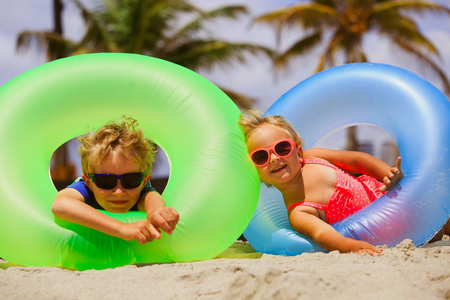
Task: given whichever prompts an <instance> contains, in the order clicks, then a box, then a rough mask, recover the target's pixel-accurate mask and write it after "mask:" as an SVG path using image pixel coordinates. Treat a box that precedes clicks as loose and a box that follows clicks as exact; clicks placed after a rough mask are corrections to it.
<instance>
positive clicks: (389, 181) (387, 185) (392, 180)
mask: <svg viewBox="0 0 450 300" xmlns="http://www.w3.org/2000/svg"><path fill="white" fill-rule="evenodd" d="M401 163H402V158H401V157H400V156H399V157H398V158H397V162H396V163H395V167H393V168H391V171H390V172H389V174H388V175H386V176H384V178H383V182H384V185H383V186H381V187H380V191H381V192H386V191H389V190H391V189H392V188H393V187H394V186H396V185H397V184H398V183H399V182H400V180H401V179H402V178H403V171H402V169H401Z"/></svg>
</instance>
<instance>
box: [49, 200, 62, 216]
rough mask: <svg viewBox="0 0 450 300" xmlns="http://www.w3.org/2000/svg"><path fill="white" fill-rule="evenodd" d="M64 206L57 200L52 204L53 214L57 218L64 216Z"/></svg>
mask: <svg viewBox="0 0 450 300" xmlns="http://www.w3.org/2000/svg"><path fill="white" fill-rule="evenodd" d="M64 211H65V209H64V205H63V204H62V203H61V201H59V200H58V199H55V201H53V204H52V213H53V215H54V216H55V217H60V216H61V215H63V214H64Z"/></svg>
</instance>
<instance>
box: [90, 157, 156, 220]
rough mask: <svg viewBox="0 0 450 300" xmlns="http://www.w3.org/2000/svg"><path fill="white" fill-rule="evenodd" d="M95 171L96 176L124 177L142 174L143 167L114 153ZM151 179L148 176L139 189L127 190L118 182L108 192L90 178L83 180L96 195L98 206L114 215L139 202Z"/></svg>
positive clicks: (127, 209) (96, 167)
mask: <svg viewBox="0 0 450 300" xmlns="http://www.w3.org/2000/svg"><path fill="white" fill-rule="evenodd" d="M93 171H94V172H93V173H94V174H102V173H106V174H115V175H122V174H126V173H139V172H142V166H141V165H140V164H139V163H138V162H136V161H131V160H128V159H126V158H125V157H124V156H123V155H120V154H114V153H113V154H111V155H109V156H107V157H106V158H105V159H104V160H103V161H102V162H101V163H99V164H98V165H97V166H95V168H94V170H93ZM149 179H150V175H147V176H146V177H145V178H144V180H143V182H142V183H141V184H140V185H139V186H138V187H136V188H132V189H125V188H124V187H123V186H122V183H121V180H118V181H117V184H116V186H115V187H114V188H113V189H111V190H107V189H101V188H99V187H98V186H97V185H96V184H95V183H94V182H93V181H92V179H91V178H90V177H89V176H86V175H84V174H83V180H84V181H85V182H86V185H87V186H88V187H89V188H90V189H91V191H92V192H93V193H94V196H95V200H97V202H98V204H100V206H101V207H103V208H104V209H105V210H106V211H108V212H114V213H124V212H127V211H129V210H130V209H131V208H132V207H133V206H134V205H135V204H136V202H137V201H138V200H139V196H140V193H141V191H142V189H143V187H144V185H145V183H146V182H147V181H148V180H149Z"/></svg>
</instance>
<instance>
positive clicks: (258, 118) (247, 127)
mask: <svg viewBox="0 0 450 300" xmlns="http://www.w3.org/2000/svg"><path fill="white" fill-rule="evenodd" d="M238 124H239V125H240V126H241V128H242V130H243V131H244V134H245V140H246V141H247V140H248V139H249V137H250V136H251V135H252V134H253V132H254V131H255V130H256V129H257V128H258V127H259V126H261V125H263V124H268V125H272V126H275V127H278V128H280V129H282V130H283V131H285V132H286V133H287V134H289V135H290V136H291V137H292V139H293V140H294V142H295V144H296V145H297V146H298V147H299V148H302V149H303V140H302V139H301V138H300V136H299V134H298V132H297V131H296V130H295V129H294V128H293V127H292V124H291V123H288V122H287V121H286V120H285V119H284V118H283V117H282V116H265V117H263V116H262V115H261V114H260V113H259V112H258V111H256V110H246V111H243V112H242V113H241V116H240V119H239V122H238Z"/></svg>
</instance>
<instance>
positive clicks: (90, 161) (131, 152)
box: [78, 117, 156, 175]
mask: <svg viewBox="0 0 450 300" xmlns="http://www.w3.org/2000/svg"><path fill="white" fill-rule="evenodd" d="M78 141H79V142H80V144H81V145H80V147H79V148H78V153H79V154H80V157H81V168H82V170H83V173H84V174H86V175H89V174H91V173H92V172H93V170H94V167H95V166H96V165H98V164H99V163H101V162H102V161H103V160H104V159H105V158H106V157H107V156H109V155H110V154H120V155H123V156H124V157H125V158H126V159H128V160H131V161H136V162H138V163H139V164H141V165H142V170H141V171H142V172H144V173H145V174H150V172H151V170H152V166H153V160H154V158H155V154H156V147H155V144H153V143H152V141H150V140H149V139H147V138H145V137H144V134H143V132H142V130H141V129H140V127H139V125H138V123H137V121H136V120H135V119H133V118H126V117H122V120H121V121H120V122H114V121H110V122H108V123H107V124H106V125H104V126H102V127H100V128H99V129H98V130H97V131H92V132H90V133H88V134H87V135H85V136H80V137H78Z"/></svg>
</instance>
